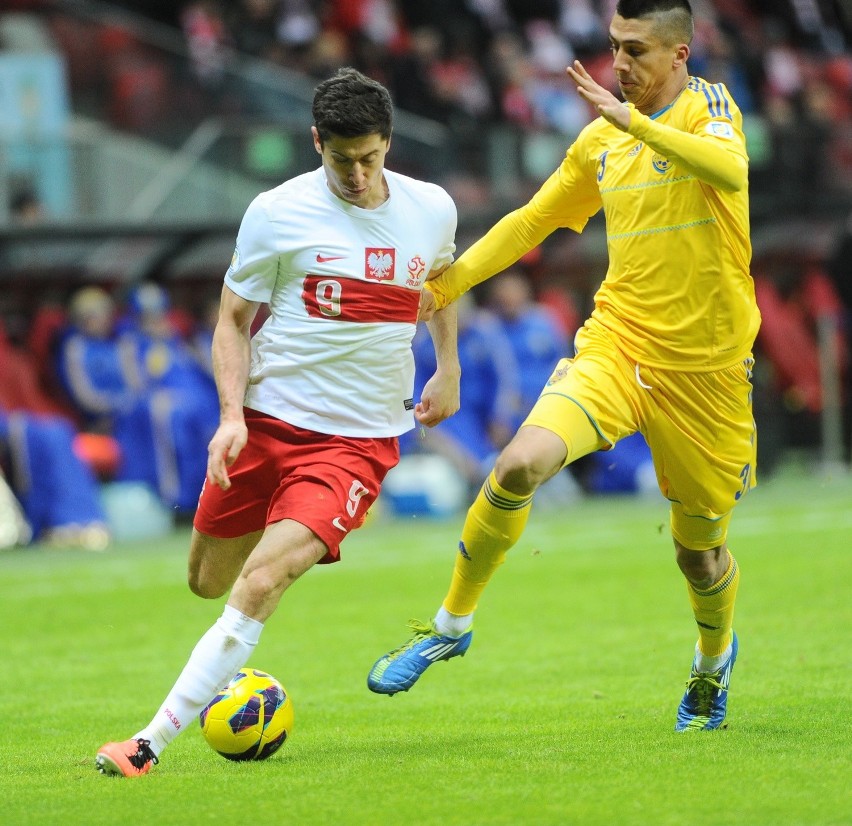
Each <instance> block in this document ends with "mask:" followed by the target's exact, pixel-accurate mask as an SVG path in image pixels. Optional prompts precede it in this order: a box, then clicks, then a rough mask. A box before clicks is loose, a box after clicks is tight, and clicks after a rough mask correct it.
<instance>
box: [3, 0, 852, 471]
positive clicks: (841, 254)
mask: <svg viewBox="0 0 852 826" xmlns="http://www.w3.org/2000/svg"><path fill="white" fill-rule="evenodd" d="M613 7H614V2H608V1H607V0H601V1H600V2H592V1H591V0H561V2H560V0H535V2H530V1H529V0H527V2H523V3H521V2H515V1H514V0H503V2H500V1H499V0H494V2H484V0H467V2H458V1H456V0H454V1H453V2H451V1H450V0H443V1H439V0H436V2H429V3H421V2H414V0H408V1H406V0H398V1H397V2H389V0H327V1H326V2H319V0H314V1H312V0H241V2H234V3H220V2H216V0H194V2H182V3H166V2H153V1H152V2H132V1H131V0H125V1H124V2H115V3H106V2H95V1H94V0H73V2H72V0H5V2H3V3H2V4H0V78H2V83H1V84H0V283H2V289H0V320H2V324H3V329H4V330H5V334H6V336H7V337H8V339H9V340H10V341H11V342H12V343H13V344H14V345H16V346H20V347H22V348H24V349H25V350H29V351H30V353H31V355H33V356H34V357H35V359H36V362H37V363H38V364H40V365H41V369H42V370H43V371H47V372H49V362H50V356H51V354H50V351H49V340H47V339H46V338H45V324H46V323H47V322H46V319H50V318H55V315H51V313H54V312H55V310H56V309H57V308H62V307H64V306H66V305H67V302H68V300H69V298H70V296H71V295H72V294H73V293H74V292H75V291H76V290H77V289H79V288H80V287H81V286H83V285H86V284H98V285H102V286H105V287H107V288H108V289H109V290H110V291H111V292H113V294H114V295H116V296H117V297H118V298H119V299H121V298H122V297H123V296H126V295H127V293H128V291H129V290H130V288H131V287H132V286H133V285H135V284H137V283H139V282H141V281H155V282H157V283H159V284H161V285H162V286H163V287H164V288H166V290H167V291H168V292H169V294H170V296H171V298H172V302H173V305H174V306H175V307H176V308H177V309H179V310H181V311H183V312H184V318H185V319H187V320H188V323H190V324H192V323H193V321H195V320H198V319H199V317H200V314H201V313H202V312H203V310H204V306H205V303H206V299H207V298H209V297H210V296H215V295H216V294H218V291H219V289H220V286H221V279H222V274H223V271H224V269H225V267H226V266H227V262H228V261H229V260H230V256H231V252H232V247H233V241H234V237H235V234H236V230H237V227H238V225H239V220H240V217H241V216H242V213H243V211H244V209H245V207H246V206H247V204H248V202H249V201H250V200H251V198H252V197H253V196H254V195H255V194H256V193H257V192H259V191H261V190H263V189H266V188H269V187H271V186H274V185H275V184H276V183H278V182H279V181H281V180H283V179H284V178H286V177H290V176H292V175H294V174H297V173H299V172H302V171H305V170H307V169H310V168H313V167H314V166H315V165H316V156H315V153H314V150H313V147H312V145H311V143H310V141H309V140H308V127H309V125H310V100H311V97H312V90H313V86H314V85H315V83H316V81H317V80H318V79H320V78H322V77H325V76H327V75H328V74H329V72H331V71H333V70H334V69H335V68H336V67H338V66H341V65H355V66H356V67H358V68H360V69H362V70H363V71H365V72H367V73H368V74H370V75H372V76H374V77H376V78H378V79H380V80H382V81H383V82H384V83H386V85H388V87H389V88H390V89H391V91H392V93H393V96H394V98H395V103H396V104H397V107H398V115H397V119H396V125H395V135H394V146H393V150H392V154H391V157H390V165H391V166H392V168H395V169H398V170H399V171H402V172H406V173H410V174H413V175H416V176H421V177H424V178H427V179H430V180H434V181H436V182H438V183H440V184H442V185H443V186H445V187H446V188H447V189H448V191H449V192H450V193H451V194H452V195H453V197H454V198H455V200H456V202H457V204H458V207H459V218H460V225H459V234H458V247H459V250H460V251H463V250H464V249H465V248H466V246H467V245H468V244H469V243H470V242H472V241H473V240H475V238H477V237H478V236H479V234H481V233H482V231H484V230H485V229H486V228H487V227H488V226H490V224H491V223H492V222H493V221H494V220H496V219H497V218H498V217H500V216H501V215H503V214H504V213H505V212H506V211H508V210H510V209H512V208H514V207H516V206H518V205H520V204H521V203H523V202H524V201H525V200H526V199H527V198H528V197H529V195H530V194H532V192H534V191H535V189H536V188H537V187H538V185H539V184H540V182H541V181H542V180H543V179H544V177H546V175H548V174H549V172H550V171H552V169H553V168H555V166H556V165H557V164H558V162H559V160H560V158H561V156H562V154H563V153H564V151H565V147H566V146H567V145H568V143H569V142H570V141H571V139H572V138H573V137H574V136H575V135H576V134H577V133H578V132H579V130H580V129H581V128H582V127H583V126H584V125H585V123H587V122H588V121H589V120H590V119H591V117H592V113H591V112H590V111H588V110H587V108H586V107H585V105H584V104H583V103H582V102H581V101H579V99H578V98H577V97H576V96H575V95H573V94H572V93H571V91H570V89H568V88H567V87H568V84H567V83H566V82H565V80H564V66H565V65H566V64H567V63H568V61H570V59H571V58H572V57H573V56H577V57H580V58H581V59H583V61H584V63H585V64H586V65H587V66H588V67H589V68H590V70H591V71H592V73H593V74H594V75H595V76H596V77H597V78H599V79H601V80H602V82H606V83H607V84H608V85H609V86H612V85H613V79H612V73H611V70H610V58H609V53H608V48H607V41H606V21H607V20H608V19H609V17H610V15H611V13H612V8H613ZM694 7H695V12H696V16H697V19H698V21H699V25H698V28H697V32H696V39H695V42H694V44H693V52H692V57H691V60H690V69H691V71H692V72H693V73H694V74H701V75H703V76H706V77H708V78H710V79H712V80H714V81H716V80H723V81H724V82H726V83H727V84H728V85H729V87H730V88H731V90H732V92H733V94H734V96H735V98H736V99H737V101H738V102H739V104H740V106H741V108H742V109H743V112H744V114H745V129H746V132H747V138H748V146H749V152H750V156H751V200H752V235H753V243H754V263H753V272H754V274H755V277H756V279H758V282H759V298H760V300H761V308H762V311H763V313H764V330H763V331H762V333H761V338H760V340H759V342H758V356H759V359H758V370H757V373H756V377H755V379H756V399H755V401H756V417H757V419H758V426H759V429H760V433H761V439H760V449H761V452H762V456H761V467H762V470H763V472H764V473H765V474H766V473H771V472H772V471H773V470H774V469H775V468H776V467H777V466H779V464H784V463H785V462H786V461H787V460H788V459H789V457H790V456H791V455H792V456H794V457H800V456H804V457H805V461H806V463H807V464H808V466H809V467H818V466H820V465H822V466H830V467H832V468H839V467H844V466H845V465H846V464H847V463H848V458H849V444H848V443H849V439H850V433H852V425H850V402H849V389H848V386H849V384H848V375H847V365H848V364H849V361H850V357H849V347H850V344H849V342H850V333H849V328H850V323H849V318H850V307H852V287H851V286H850V282H852V278H850V266H849V263H848V262H849V249H850V231H852V222H850V215H852V55H850V42H852V41H851V40H850V27H852V14H850V5H849V3H848V2H845V0H841V2H828V1H827V0H782V2H768V0H750V2H736V0H715V2H708V0H698V1H697V2H695V3H694ZM522 265H523V270H524V272H525V274H526V275H527V276H528V278H529V279H530V281H531V282H532V284H533V285H534V288H535V290H536V293H537V295H538V297H539V298H541V299H543V300H544V299H546V300H547V301H548V302H550V303H552V304H553V306H554V307H555V308H556V309H558V308H559V307H560V306H562V305H563V304H565V303H568V304H570V305H571V306H573V307H574V308H576V309H578V310H579V312H580V314H581V315H584V314H585V313H586V311H587V310H588V307H589V302H590V299H591V295H592V294H593V292H594V289H595V288H596V286H597V284H598V283H599V282H600V279H601V278H602V276H603V274H604V272H605V269H606V256H605V242H604V237H603V231H602V221H601V220H600V216H598V217H597V218H596V219H594V220H593V221H592V222H591V223H590V226H589V228H588V229H587V231H586V232H584V233H583V234H582V235H580V236H577V235H575V234H574V233H570V232H562V233H556V234H555V235H554V236H552V237H551V238H549V239H548V240H547V241H546V242H545V244H544V245H542V247H541V248H540V249H538V250H536V251H534V253H533V254H531V255H529V256H527V258H525V259H524V260H523V262H522ZM48 327H49V324H48ZM40 380H41V381H42V382H46V383H48V384H49V383H50V376H44V375H42V376H40Z"/></svg>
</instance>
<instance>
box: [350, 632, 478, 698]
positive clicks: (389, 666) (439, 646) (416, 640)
mask: <svg viewBox="0 0 852 826" xmlns="http://www.w3.org/2000/svg"><path fill="white" fill-rule="evenodd" d="M408 626H409V628H411V630H412V631H414V636H413V637H412V638H411V639H410V640H408V642H406V643H405V644H404V645H402V646H400V647H399V648H397V649H396V650H394V651H391V652H390V653H389V654H385V655H384V657H380V658H379V659H378V660H376V663H375V665H373V667H372V668H371V669H370V673H369V674H368V675H367V687H368V688H369V689H370V691H375V692H376V693H377V694H396V693H397V692H399V691H408V689H409V688H411V686H413V685H414V683H416V682H417V680H418V678H419V677H420V675H421V674H422V673H423V672H424V671H425V670H426V669H427V668H428V667H429V666H430V665H432V663H436V662H438V661H439V660H449V659H450V658H451V657H463V656H464V653H465V651H467V649H468V648H469V647H470V641H471V638H472V637H473V631H472V630H471V629H468V630H467V631H465V632H464V634H462V635H461V636H460V637H449V636H447V635H446V634H439V633H438V632H437V631H436V630H435V626H434V625H432V623H429V624H427V623H425V622H420V621H419V620H410V621H409V623H408Z"/></svg>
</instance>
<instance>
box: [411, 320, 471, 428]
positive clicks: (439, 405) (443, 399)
mask: <svg viewBox="0 0 852 826" xmlns="http://www.w3.org/2000/svg"><path fill="white" fill-rule="evenodd" d="M427 326H428V328H429V334H430V335H431V336H432V343H433V344H434V346H435V358H436V364H437V369H436V370H435V375H434V376H432V378H430V379H429V381H428V382H426V385H425V386H424V388H423V393H422V395H421V397H420V401H419V402H418V404H417V405H416V406H415V408H414V415H415V417H416V418H417V420H418V421H419V422H420V424H424V425H426V426H427V427H434V426H435V425H436V424H438V423H439V422H442V421H443V420H444V419H446V418H449V417H450V416H452V415H453V413H455V412H456V411H457V410H458V409H459V404H460V389H459V384H460V380H461V366H460V365H459V353H458V310H457V308H456V305H455V304H450V305H449V306H448V307H445V308H444V309H443V310H438V311H437V312H436V313H435V315H434V316H433V318H432V320H431V321H429V322H427Z"/></svg>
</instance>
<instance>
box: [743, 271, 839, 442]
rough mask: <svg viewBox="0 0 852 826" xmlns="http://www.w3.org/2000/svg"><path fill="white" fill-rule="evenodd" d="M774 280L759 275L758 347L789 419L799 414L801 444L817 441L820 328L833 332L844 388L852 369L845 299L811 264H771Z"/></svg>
mask: <svg viewBox="0 0 852 826" xmlns="http://www.w3.org/2000/svg"><path fill="white" fill-rule="evenodd" d="M771 270H772V275H771V277H767V275H766V274H765V273H761V272H757V273H756V274H755V279H754V282H755V293H756V295H757V301H758V305H759V306H760V312H761V315H762V317H763V322H762V324H761V329H760V333H759V334H758V344H759V345H760V348H761V350H762V351H763V354H764V356H765V357H766V359H767V360H768V361H769V363H770V364H771V365H772V369H773V373H774V381H775V389H776V392H777V393H779V394H780V396H781V398H782V399H783V402H784V408H785V409H786V412H787V413H788V414H789V415H792V416H798V417H799V418H798V421H799V426H798V427H797V428H796V430H797V433H796V434H795V435H796V437H797V440H799V441H801V440H802V439H803V438H807V435H808V432H809V433H810V436H811V439H812V440H816V436H815V433H816V432H817V429H818V419H817V417H818V416H819V414H820V413H821V412H822V410H823V403H824V396H823V376H822V368H821V361H820V340H819V336H820V333H819V325H820V324H821V323H825V322H827V323H828V324H829V325H830V329H831V330H833V338H834V341H833V344H834V349H835V352H836V354H837V359H838V361H837V365H836V367H837V370H838V376H839V379H840V382H841V387H843V385H844V384H845V383H846V382H845V378H846V374H847V371H848V367H849V345H848V341H847V333H846V331H845V329H844V326H843V318H844V307H843V301H842V299H841V297H840V295H839V294H838V291H837V289H836V288H835V286H834V284H833V283H832V280H831V278H830V277H829V276H828V274H827V273H826V272H825V271H824V270H823V269H822V267H820V266H818V265H817V264H816V263H815V262H813V261H807V260H806V261H804V262H800V261H796V260H795V259H793V258H788V259H786V260H784V261H776V262H774V263H773V265H772V267H771Z"/></svg>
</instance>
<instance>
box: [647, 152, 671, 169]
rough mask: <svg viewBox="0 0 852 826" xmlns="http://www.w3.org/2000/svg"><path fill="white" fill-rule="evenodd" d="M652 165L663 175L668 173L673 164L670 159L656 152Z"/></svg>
mask: <svg viewBox="0 0 852 826" xmlns="http://www.w3.org/2000/svg"><path fill="white" fill-rule="evenodd" d="M651 163H652V164H653V165H654V169H656V170H657V172H659V173H661V174H665V173H666V172H668V171H669V169H670V168H671V165H672V162H671V161H670V160H669V159H668V158H664V157H663V156H662V155H660V154H658V153H656V152H655V153H654V157H653V158H651Z"/></svg>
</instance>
